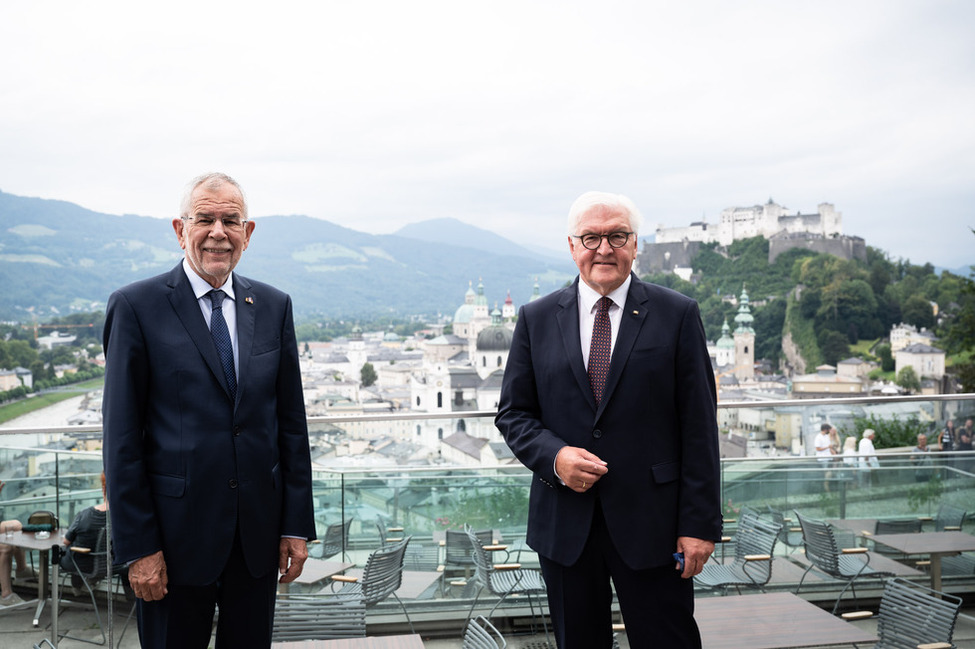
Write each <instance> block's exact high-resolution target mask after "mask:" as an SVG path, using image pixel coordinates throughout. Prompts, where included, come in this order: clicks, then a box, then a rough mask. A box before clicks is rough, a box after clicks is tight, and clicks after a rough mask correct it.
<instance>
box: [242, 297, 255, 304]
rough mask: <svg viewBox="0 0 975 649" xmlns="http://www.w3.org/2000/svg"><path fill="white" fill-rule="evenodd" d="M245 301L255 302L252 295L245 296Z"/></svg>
mask: <svg viewBox="0 0 975 649" xmlns="http://www.w3.org/2000/svg"><path fill="white" fill-rule="evenodd" d="M244 302H247V303H248V304H254V298H252V297H250V296H248V297H245V298H244Z"/></svg>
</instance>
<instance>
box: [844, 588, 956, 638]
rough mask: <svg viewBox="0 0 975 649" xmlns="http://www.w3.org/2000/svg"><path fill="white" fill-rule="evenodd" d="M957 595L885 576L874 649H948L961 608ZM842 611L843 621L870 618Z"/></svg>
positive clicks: (856, 612)
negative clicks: (885, 581)
mask: <svg viewBox="0 0 975 649" xmlns="http://www.w3.org/2000/svg"><path fill="white" fill-rule="evenodd" d="M961 603H962V600H961V598H960V597H956V596H954V595H949V594H947V593H942V592H939V591H936V590H932V589H930V588H928V587H926V586H922V585H920V584H915V583H913V582H910V581H907V580H906V579H902V578H900V577H894V578H892V579H888V580H887V583H886V584H885V585H884V594H883V596H882V597H881V599H880V614H879V617H878V619H877V636H878V637H879V641H878V642H877V644H875V645H873V648H874V649H917V648H918V647H924V648H925V649H950V648H951V647H954V646H955V645H954V644H952V642H951V638H952V635H953V634H954V631H955V622H956V621H957V620H958V609H959V608H961ZM870 616H871V614H870V613H869V612H868V613H866V614H864V613H862V612H860V611H854V612H851V613H844V614H843V616H842V617H843V618H844V619H846V620H855V619H861V618H864V617H870Z"/></svg>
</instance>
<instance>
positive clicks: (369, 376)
mask: <svg viewBox="0 0 975 649" xmlns="http://www.w3.org/2000/svg"><path fill="white" fill-rule="evenodd" d="M378 378H379V376H378V375H377V374H376V368H375V367H373V366H372V363H366V364H365V365H363V366H362V370H361V371H360V372H359V379H360V380H361V381H362V387H364V388H368V387H369V386H370V385H372V384H373V383H375V382H376V379H378Z"/></svg>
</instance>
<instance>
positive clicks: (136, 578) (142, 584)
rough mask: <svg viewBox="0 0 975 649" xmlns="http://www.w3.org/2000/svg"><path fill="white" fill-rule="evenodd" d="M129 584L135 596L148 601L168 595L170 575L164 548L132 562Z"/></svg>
mask: <svg viewBox="0 0 975 649" xmlns="http://www.w3.org/2000/svg"><path fill="white" fill-rule="evenodd" d="M129 584H130V585H131V586H132V590H133V591H134V592H135V596H136V597H138V598H139V599H143V600H145V601H147V602H154V601H156V600H160V599H162V598H163V597H165V596H166V593H168V592H169V589H168V588H167V585H168V584H169V576H168V575H167V574H166V560H165V559H164V558H163V553H162V550H160V551H159V552H156V553H155V554H150V555H149V556H146V557H142V558H141V559H136V560H135V561H133V562H132V565H130V566H129Z"/></svg>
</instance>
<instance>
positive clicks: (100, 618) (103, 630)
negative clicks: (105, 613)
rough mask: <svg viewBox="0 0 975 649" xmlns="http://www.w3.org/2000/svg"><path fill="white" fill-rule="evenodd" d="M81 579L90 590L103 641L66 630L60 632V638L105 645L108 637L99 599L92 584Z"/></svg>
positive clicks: (62, 590) (89, 594)
mask: <svg viewBox="0 0 975 649" xmlns="http://www.w3.org/2000/svg"><path fill="white" fill-rule="evenodd" d="M67 574H69V573H66V575H67ZM81 581H82V583H83V584H84V585H85V589H86V590H87V591H88V596H89V597H90V598H91V606H92V608H93V609H95V621H96V622H97V623H98V631H99V632H100V633H101V636H102V639H101V641H96V640H88V639H86V638H79V637H77V636H73V635H68V632H65V633H61V634H58V640H60V639H61V638H68V639H69V640H77V641H78V642H87V643H88V644H95V645H104V644H105V642H106V641H107V639H106V637H105V627H104V626H103V625H102V616H101V613H100V612H99V611H98V601H97V600H96V599H95V591H94V590H93V589H92V587H91V584H89V583H88V580H87V579H85V578H83V577H82V579H81ZM63 592H64V588H63V587H62V588H61V593H63ZM109 597H111V593H109Z"/></svg>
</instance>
